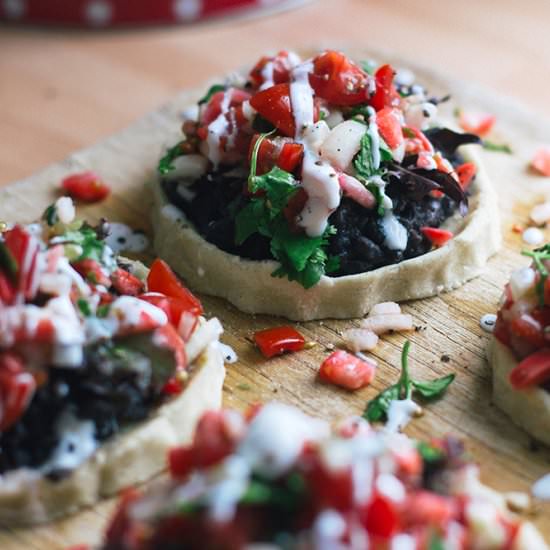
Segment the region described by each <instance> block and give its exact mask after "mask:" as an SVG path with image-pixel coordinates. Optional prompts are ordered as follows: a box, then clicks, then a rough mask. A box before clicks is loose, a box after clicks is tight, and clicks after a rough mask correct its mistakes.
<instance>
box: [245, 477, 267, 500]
mask: <svg viewBox="0 0 550 550" xmlns="http://www.w3.org/2000/svg"><path fill="white" fill-rule="evenodd" d="M271 494H272V491H271V488H270V487H269V486H268V485H267V484H265V483H262V482H260V481H255V480H252V481H251V482H250V485H249V486H248V487H247V489H246V491H245V493H244V494H243V496H242V497H241V501H240V502H241V504H266V503H268V502H269V501H270V499H271Z"/></svg>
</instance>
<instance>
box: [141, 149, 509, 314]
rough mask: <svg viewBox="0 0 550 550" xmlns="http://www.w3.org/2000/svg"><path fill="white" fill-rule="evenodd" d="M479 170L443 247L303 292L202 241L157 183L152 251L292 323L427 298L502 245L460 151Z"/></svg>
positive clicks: (210, 287)
mask: <svg viewBox="0 0 550 550" xmlns="http://www.w3.org/2000/svg"><path fill="white" fill-rule="evenodd" d="M461 152H462V153H463V155H464V157H465V158H466V159H467V160H471V161H472V162H475V164H476V166H477V168H478V171H477V176H476V179H475V180H474V183H473V184H472V191H473V193H472V195H471V197H470V210H469V212H468V214H467V216H466V217H465V218H460V217H459V216H458V215H455V216H453V217H452V218H450V219H449V220H447V222H446V223H445V224H444V225H443V227H445V228H447V229H450V230H452V231H453V232H454V233H455V236H454V237H453V238H452V239H451V240H450V241H449V242H448V243H447V244H445V245H444V246H443V247H441V248H438V249H436V250H432V251H431V252H428V253H426V254H424V255H422V256H418V257H417V258H412V259H410V260H405V261H403V262H401V263H399V264H395V265H391V266H386V267H382V268H379V269H376V270H373V271H369V272H366V273H359V274H356V275H347V276H344V277H337V278H333V277H328V276H323V277H322V278H321V280H320V281H319V282H318V283H317V284H316V285H315V286H314V287H313V288H310V289H308V290H306V289H304V288H303V287H302V286H301V285H300V284H298V283H297V282H291V281H288V280H287V279H281V278H276V277H272V276H271V273H273V271H275V269H276V268H277V267H278V265H279V264H278V263H277V262H275V261H272V260H264V261H256V260H247V259H243V258H240V257H239V256H235V255H233V254H228V253H227V252H224V251H223V250H221V249H219V248H217V247H216V246H214V245H213V244H211V243H209V242H207V241H206V240H205V239H204V238H203V237H202V236H201V235H200V234H199V233H198V232H197V231H196V230H195V229H194V227H193V225H192V224H191V223H190V222H189V221H188V219H187V218H186V216H185V214H184V213H183V212H182V211H181V210H179V209H178V208H177V207H176V206H174V205H171V204H170V203H169V202H168V200H167V199H166V196H165V194H164V192H163V191H162V188H161V186H160V184H159V182H158V181H157V182H155V183H154V184H153V185H152V192H153V208H152V218H153V230H154V248H155V251H156V253H157V254H158V255H159V256H160V257H161V258H163V259H164V260H166V261H167V262H168V263H169V264H170V265H171V266H172V268H173V269H175V270H176V271H177V272H178V273H179V274H180V275H181V276H182V277H183V278H184V279H185V281H186V283H187V284H188V285H189V286H190V287H191V288H193V289H194V290H196V291H198V292H203V293H205V294H210V295H214V296H220V297H222V298H225V299H226V300H228V301H229V302H231V303H232V304H233V305H235V306H236V307H237V308H238V309H240V310H241V311H244V312H246V313H269V314H272V315H280V316H283V317H287V318H288V319H292V320H295V321H309V320H312V319H324V318H339V319H342V318H352V317H361V316H363V315H365V314H366V313H367V312H368V311H369V310H370V309H371V307H372V306H373V305H375V304H377V303H379V302H385V301H395V302H401V301H405V300H412V299H417V298H426V297H428V296H433V295H435V294H439V293H441V292H445V291H450V290H453V289H455V288H457V287H459V286H460V285H462V284H463V283H465V282H466V281H468V280H470V279H472V278H473V277H476V276H477V275H479V274H480V273H481V271H482V270H483V268H484V266H485V264H486V262H487V260H488V259H489V257H490V256H492V255H493V254H494V253H495V252H496V251H497V250H498V248H499V247H500V243H501V235H500V218H499V214H498V206H497V202H498V201H497V197H496V194H495V191H494V190H493V187H492V185H491V182H490V180H489V177H488V175H487V173H486V171H485V169H484V167H483V165H482V162H481V159H480V158H479V156H478V155H477V154H476V152H475V151H474V150H472V147H465V148H463V149H462V151H461Z"/></svg>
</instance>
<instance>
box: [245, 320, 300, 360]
mask: <svg viewBox="0 0 550 550" xmlns="http://www.w3.org/2000/svg"><path fill="white" fill-rule="evenodd" d="M254 342H256V345H257V346H258V348H259V349H260V351H261V352H262V355H263V356H264V357H266V358H267V359H269V358H270V357H274V356H275V355H281V354H283V353H285V352H293V351H300V350H302V349H304V347H305V344H306V341H305V338H304V337H303V336H302V335H301V334H300V333H299V332H298V331H297V330H296V329H294V328H292V327H289V326H282V327H274V328H268V329H265V330H260V331H258V332H255V333H254Z"/></svg>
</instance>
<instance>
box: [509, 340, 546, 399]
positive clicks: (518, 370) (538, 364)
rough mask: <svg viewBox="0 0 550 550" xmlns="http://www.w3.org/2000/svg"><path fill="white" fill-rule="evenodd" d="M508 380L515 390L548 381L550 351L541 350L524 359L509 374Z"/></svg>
mask: <svg viewBox="0 0 550 550" xmlns="http://www.w3.org/2000/svg"><path fill="white" fill-rule="evenodd" d="M509 380H510V384H512V386H513V387H514V388H515V389H517V390H522V389H525V388H529V387H531V386H537V385H539V384H543V383H544V382H546V381H547V380H550V349H541V350H539V351H536V352H535V353H533V354H531V355H529V356H528V357H526V358H525V359H524V360H523V361H521V362H520V363H519V364H518V365H517V366H516V367H515V368H514V369H513V370H512V371H511V372H510V377H509Z"/></svg>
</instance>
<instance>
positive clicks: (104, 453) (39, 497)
mask: <svg viewBox="0 0 550 550" xmlns="http://www.w3.org/2000/svg"><path fill="white" fill-rule="evenodd" d="M212 321H215V322H216V323H219V322H218V321H217V320H210V321H208V322H206V321H204V320H202V324H201V326H199V327H198V328H197V330H196V331H195V333H198V338H199V339H201V338H207V337H208V336H209V334H208V333H209V332H210V333H211V332H212V331H211V330H210V328H211V324H210V326H209V323H212ZM199 331H201V332H199ZM192 339H193V336H192ZM192 339H191V340H190V341H189V343H188V345H191V346H194V348H195V352H196V353H197V352H198V353H199V354H198V356H197V357H196V359H195V360H194V362H193V363H192V365H191V368H190V371H191V373H190V378H189V381H188V383H187V385H186V386H185V388H184V390H183V392H182V393H181V394H180V395H179V396H177V397H175V398H173V399H172V400H170V401H169V402H168V403H165V404H163V405H161V406H160V407H158V408H157V409H156V410H155V411H154V412H153V413H152V415H151V417H150V418H149V419H147V420H145V421H144V422H141V423H139V424H137V425H135V426H132V427H131V428H128V429H126V430H124V431H123V432H121V433H119V434H117V435H115V436H114V437H113V438H112V439H109V440H107V441H106V442H105V443H104V444H102V445H100V447H99V448H98V449H97V450H96V451H95V452H94V454H93V455H92V456H91V457H90V458H88V459H87V460H86V461H85V462H84V463H82V464H81V465H80V466H79V467H78V468H76V469H75V470H74V471H72V472H71V474H70V475H69V476H68V477H67V478H64V479H62V480H59V481H51V480H49V479H47V478H46V477H44V476H43V475H42V474H41V473H40V471H39V470H36V469H29V468H20V469H17V470H13V471H10V472H7V473H6V474H5V475H3V476H0V525H2V526H9V527H14V526H24V525H35V524H39V523H45V522H48V521H51V520H53V519H56V518H59V517H62V516H66V515H69V514H71V513H74V512H76V511H77V510H78V509H80V508H83V507H86V506H91V505H93V504H95V503H96V502H97V501H98V500H99V499H101V498H104V497H108V496H111V495H114V494H116V493H118V492H119V491H120V490H121V489H123V488H125V487H128V486H130V485H133V484H136V483H140V482H143V481H145V480H147V479H149V478H151V477H152V476H154V475H155V474H157V473H159V472H160V471H161V470H163V469H164V468H165V467H166V452H167V450H168V449H169V448H170V447H173V446H174V445H180V444H186V443H188V442H190V441H191V438H192V436H193V433H194V430H195V426H196V424H197V422H198V420H199V418H200V417H201V415H202V413H203V412H205V411H206V410H209V409H219V408H220V407H221V402H222V386H223V381H224V377H225V367H224V362H223V357H222V353H221V350H220V348H219V346H218V342H217V340H215V341H209V342H204V340H203V343H202V345H201V342H199V341H197V339H195V342H193V340H192ZM204 344H206V346H205V345H204Z"/></svg>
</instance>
